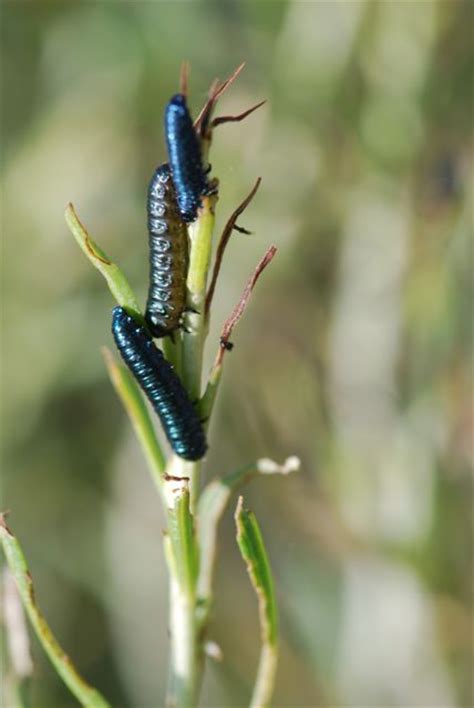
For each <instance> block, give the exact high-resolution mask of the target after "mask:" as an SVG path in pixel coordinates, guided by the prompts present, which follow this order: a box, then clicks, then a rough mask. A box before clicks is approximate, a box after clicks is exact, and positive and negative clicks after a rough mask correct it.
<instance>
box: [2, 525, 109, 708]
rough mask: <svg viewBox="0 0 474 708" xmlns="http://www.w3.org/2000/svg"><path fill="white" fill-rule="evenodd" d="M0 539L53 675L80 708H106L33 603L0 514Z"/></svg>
mask: <svg viewBox="0 0 474 708" xmlns="http://www.w3.org/2000/svg"><path fill="white" fill-rule="evenodd" d="M0 540H1V542H2V546H3V550H4V552H5V556H6V559H7V563H8V565H9V568H10V571H11V573H12V575H13V577H14V579H15V582H16V585H17V588H18V592H19V594H20V597H21V601H22V603H23V606H24V608H25V610H26V613H27V615H28V618H29V620H30V622H31V624H32V626H33V628H34V630H35V632H36V636H37V637H38V639H39V641H40V642H41V644H42V646H43V649H44V650H45V652H46V654H47V655H48V657H49V659H50V660H51V663H52V664H53V666H54V668H55V669H56V671H57V673H58V674H59V676H60V677H61V678H62V680H63V681H64V683H65V684H66V686H67V687H68V688H69V690H70V691H71V693H73V695H74V696H75V697H76V698H77V700H78V701H79V703H81V705H83V706H87V707H88V708H89V707H90V708H106V707H107V706H109V703H107V701H106V700H105V698H104V697H103V696H102V695H101V694H100V693H99V691H97V690H96V689H95V688H93V687H92V686H90V685H89V684H88V683H87V682H86V681H85V679H84V678H83V677H82V676H81V675H80V674H79V673H78V671H77V670H76V668H75V667H74V666H73V664H72V662H71V660H70V658H69V657H68V656H67V654H66V653H65V652H64V650H63V649H62V648H61V646H60V645H59V644H58V642H57V640H56V638H55V637H54V635H53V633H52V632H51V629H50V628H49V626H48V624H47V622H46V620H45V618H44V616H43V614H42V612H41V610H40V609H39V607H38V605H37V604H36V600H35V594H34V589H33V581H32V578H31V574H30V571H29V570H28V565H27V562H26V559H25V556H24V554H23V551H22V549H21V547H20V544H19V543H18V541H17V539H16V538H15V536H13V534H12V532H11V531H10V529H9V528H8V526H7V525H6V523H5V518H4V515H3V514H0Z"/></svg>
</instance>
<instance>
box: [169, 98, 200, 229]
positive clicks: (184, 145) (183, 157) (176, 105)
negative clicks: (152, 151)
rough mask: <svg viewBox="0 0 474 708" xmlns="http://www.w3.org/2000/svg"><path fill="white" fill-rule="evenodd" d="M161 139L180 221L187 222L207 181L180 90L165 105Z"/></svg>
mask: <svg viewBox="0 0 474 708" xmlns="http://www.w3.org/2000/svg"><path fill="white" fill-rule="evenodd" d="M165 138H166V145H167V148H168V159H169V164H170V168H171V174H172V177H173V182H174V186H175V189H176V197H177V201H178V207H179V211H180V213H181V216H182V218H183V219H184V221H186V222H188V223H189V222H190V221H194V219H195V218H196V215H197V210H198V207H199V205H200V203H201V196H202V195H203V194H204V193H205V192H206V190H207V189H208V182H207V177H206V172H205V170H204V169H203V166H202V157H201V147H200V144H199V139H198V137H197V135H196V131H195V130H194V126H193V122H192V120H191V116H190V114H189V111H188V107H187V105H186V98H185V96H183V94H181V93H178V94H176V95H175V96H173V98H172V99H171V100H170V102H169V103H168V105H167V107H166V110H165Z"/></svg>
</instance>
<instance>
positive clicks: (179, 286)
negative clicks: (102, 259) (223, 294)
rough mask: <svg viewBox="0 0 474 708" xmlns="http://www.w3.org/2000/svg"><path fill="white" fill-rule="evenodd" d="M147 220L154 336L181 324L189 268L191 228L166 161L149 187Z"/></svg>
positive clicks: (149, 309)
mask: <svg viewBox="0 0 474 708" xmlns="http://www.w3.org/2000/svg"><path fill="white" fill-rule="evenodd" d="M147 224H148V242H149V248H150V284H149V288H148V299H147V303H146V309H145V319H146V322H147V325H148V329H149V330H150V332H151V333H152V334H153V336H154V337H165V336H166V335H168V334H172V332H173V331H174V330H175V329H177V328H178V327H179V326H180V324H181V316H182V314H183V311H184V308H185V306H186V276H187V272H188V231H187V228H186V224H185V223H184V221H183V220H182V218H181V215H180V213H179V210H178V205H177V203H176V194H175V190H174V186H173V180H172V179H171V174H170V169H169V166H168V165H167V164H166V163H165V164H164V165H160V166H159V167H158V168H157V169H156V170H155V173H154V175H153V177H152V179H151V182H150V186H149V187H148V198H147Z"/></svg>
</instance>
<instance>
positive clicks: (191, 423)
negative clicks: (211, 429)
mask: <svg viewBox="0 0 474 708" xmlns="http://www.w3.org/2000/svg"><path fill="white" fill-rule="evenodd" d="M112 334H113V337H114V340H115V343H116V345H117V348H118V350H119V352H120V355H121V357H122V359H123V360H124V362H125V364H126V365H127V366H128V368H129V369H130V371H131V372H132V374H133V375H134V377H135V378H136V380H137V381H138V383H139V384H140V386H141V388H142V390H143V392H144V393H145V395H146V396H147V398H148V400H149V401H150V403H151V405H152V406H153V408H154V410H155V411H156V413H157V415H158V417H159V418H160V421H161V424H162V426H163V430H164V432H165V435H166V437H167V439H168V441H169V443H170V445H171V447H172V449H173V450H174V452H175V453H176V454H177V455H179V456H180V457H182V458H184V459H185V460H199V459H201V457H203V456H204V455H205V453H206V450H207V442H206V436H205V433H204V429H203V427H202V423H201V421H200V419H199V416H198V414H197V412H196V410H195V408H194V405H193V404H192V402H191V401H190V399H189V396H188V394H187V392H186V390H185V388H184V386H183V384H182V383H181V381H180V379H179V377H178V376H177V374H176V372H175V370H174V369H173V367H172V366H171V364H169V362H167V361H166V359H165V358H164V356H163V354H162V353H161V351H160V350H159V349H158V348H157V347H156V346H155V344H154V343H153V340H152V338H151V337H150V335H149V334H148V332H147V331H146V329H145V328H144V327H142V326H141V325H140V324H139V323H138V322H137V321H136V320H135V319H134V318H133V317H131V316H130V315H129V314H128V313H127V312H126V311H125V310H124V309H123V308H122V307H115V308H114V310H113V313H112Z"/></svg>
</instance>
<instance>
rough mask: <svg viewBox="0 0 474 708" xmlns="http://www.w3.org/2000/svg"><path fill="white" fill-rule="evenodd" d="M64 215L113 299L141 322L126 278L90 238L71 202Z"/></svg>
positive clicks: (135, 299) (140, 315)
mask: <svg viewBox="0 0 474 708" xmlns="http://www.w3.org/2000/svg"><path fill="white" fill-rule="evenodd" d="M65 216H66V223H67V225H68V226H69V228H70V230H71V232H72V235H73V236H74V238H75V239H76V241H77V243H78V244H79V247H80V248H81V249H82V251H83V252H84V253H85V254H86V256H87V258H88V259H89V260H90V262H91V263H92V265H93V266H94V268H97V270H98V271H100V273H102V275H103V276H104V278H105V279H106V281H107V285H108V286H109V289H110V292H111V293H112V295H113V296H114V298H115V300H116V301H117V302H118V304H119V305H120V306H121V307H123V308H124V309H125V310H127V312H128V313H129V314H130V315H132V316H133V317H135V319H137V320H139V321H140V322H141V323H143V316H142V314H141V311H140V306H139V304H138V301H137V298H136V297H135V294H134V292H133V290H132V288H131V287H130V284H129V282H128V280H127V278H126V277H125V275H124V274H123V273H122V271H121V270H120V268H119V267H118V266H117V265H115V263H113V262H112V261H111V260H110V258H109V257H108V256H107V255H106V254H105V253H104V251H103V250H102V249H101V248H100V247H99V246H98V245H97V244H96V243H94V241H93V240H92V239H91V237H90V236H89V234H88V233H87V230H86V229H85V227H84V226H83V224H81V222H80V220H79V218H78V216H77V214H76V212H75V211H74V207H73V205H72V204H68V206H67V208H66V214H65Z"/></svg>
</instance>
